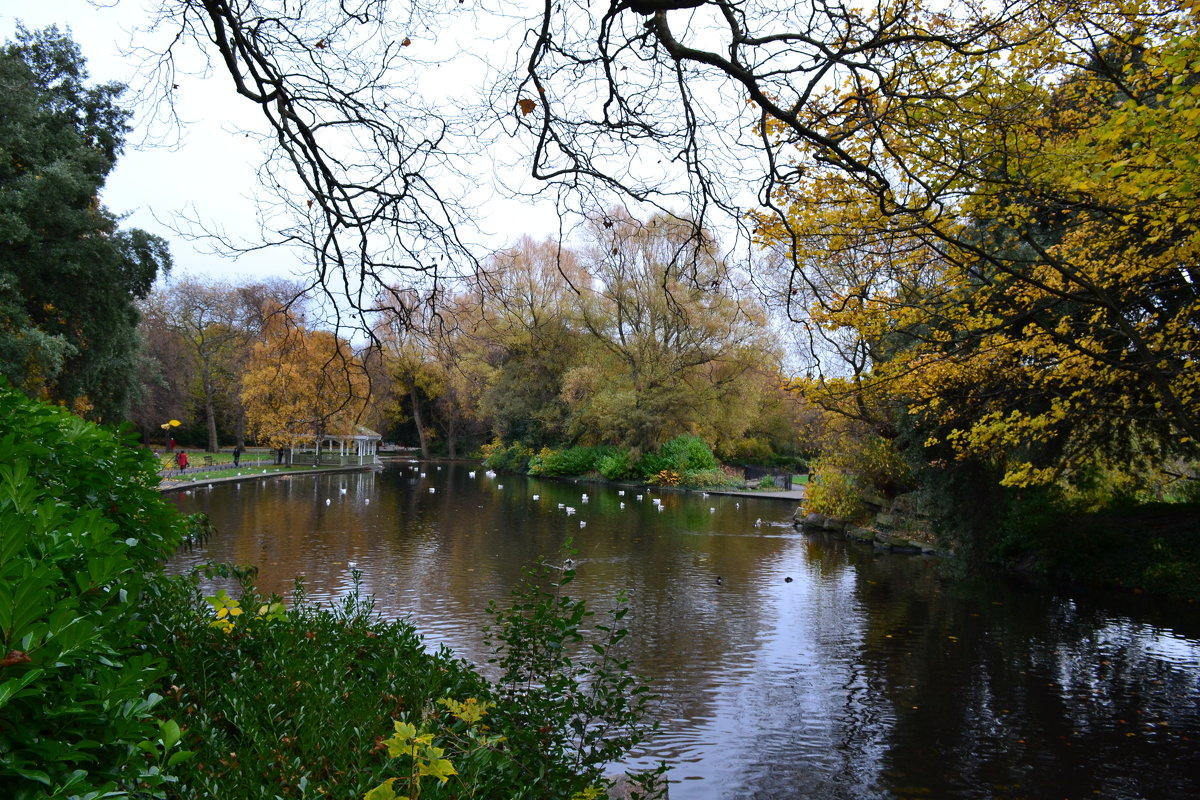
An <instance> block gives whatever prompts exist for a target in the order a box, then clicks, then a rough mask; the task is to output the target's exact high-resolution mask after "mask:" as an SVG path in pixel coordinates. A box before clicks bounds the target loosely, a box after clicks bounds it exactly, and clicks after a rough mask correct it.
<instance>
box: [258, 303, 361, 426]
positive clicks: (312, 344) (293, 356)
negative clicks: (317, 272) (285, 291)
mask: <svg viewBox="0 0 1200 800" xmlns="http://www.w3.org/2000/svg"><path fill="white" fill-rule="evenodd" d="M369 390H370V386H369V381H368V380H367V375H366V371H365V370H364V368H363V365H362V362H361V361H360V360H359V358H358V357H357V356H356V355H355V354H354V353H353V351H352V350H351V348H350V345H349V343H348V342H346V341H344V340H342V339H339V338H338V337H337V336H335V335H334V334H333V333H330V332H329V331H323V330H310V329H307V328H305V327H304V326H303V325H300V324H296V323H294V322H293V321H292V320H290V319H289V317H288V315H287V314H286V313H285V312H283V311H282V310H281V311H278V312H276V313H275V314H273V315H271V316H270V317H268V319H267V324H266V327H265V328H264V330H263V340H262V341H261V342H259V343H257V344H255V345H254V347H253V349H252V351H251V354H250V362H249V364H248V366H247V369H246V373H245V375H244V376H243V378H242V402H243V403H244V404H245V407H246V421H247V427H248V428H249V430H250V432H251V434H252V435H253V436H254V437H255V438H256V439H257V440H258V441H259V442H261V443H266V444H269V445H270V446H272V447H292V446H296V445H301V444H305V443H313V442H316V443H317V444H318V446H319V442H320V439H321V437H323V436H325V435H328V434H338V433H343V434H344V433H350V432H352V431H353V428H354V424H355V422H356V421H357V419H358V417H359V416H360V415H361V413H362V411H363V408H364V407H365V406H366V403H367V400H368V396H369Z"/></svg>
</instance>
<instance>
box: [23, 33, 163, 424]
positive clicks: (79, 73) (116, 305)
mask: <svg viewBox="0 0 1200 800" xmlns="http://www.w3.org/2000/svg"><path fill="white" fill-rule="evenodd" d="M87 80H88V74H87V70H86V64H85V61H84V58H83V56H82V54H81V52H80V50H79V47H78V46H77V45H76V44H75V43H74V42H73V41H72V40H71V39H70V37H69V36H68V35H65V34H62V33H60V32H59V31H58V30H57V29H56V28H54V27H50V28H47V29H45V30H42V31H34V32H30V31H28V30H26V29H24V28H19V29H18V31H17V37H16V41H15V42H9V43H7V44H6V45H5V46H4V48H3V50H0V87H2V88H3V92H4V94H5V113H4V114H3V115H0V373H3V375H4V376H5V377H7V378H8V380H9V381H11V382H12V383H13V384H14V385H15V386H18V387H20V388H21V389H23V390H24V391H25V392H26V393H27V394H30V395H33V396H40V397H43V398H45V399H48V400H51V401H55V402H59V403H63V404H65V405H68V406H70V407H71V408H73V409H74V410H75V411H77V412H79V413H82V414H84V415H85V416H88V417H90V418H93V419H96V420H99V421H109V422H111V421H114V420H116V419H119V418H120V417H121V416H122V415H123V414H124V412H125V411H126V410H127V407H128V405H129V401H130V399H131V393H132V391H133V389H134V387H135V386H136V385H137V384H138V381H137V376H136V367H137V363H138V362H137V356H138V339H137V335H136V327H137V322H138V314H137V311H136V309H135V307H134V301H135V300H136V299H138V298H142V297H145V295H146V294H147V293H148V292H149V290H150V287H151V286H152V284H153V283H154V279H155V277H156V276H157V274H158V272H159V270H163V271H165V270H167V269H169V268H170V255H169V253H168V251H167V243H166V242H165V241H163V240H162V239H160V238H159V237H157V236H153V235H151V234H149V233H147V232H145V231H142V230H138V229H129V230H122V229H121V228H120V227H119V225H118V223H119V218H118V217H117V216H115V215H114V214H113V213H111V212H110V211H108V210H107V209H105V208H104V207H103V206H101V205H100V203H99V192H100V190H101V189H102V188H103V186H104V183H105V180H106V179H107V177H108V175H109V173H110V172H111V171H112V169H113V167H114V166H115V164H116V160H117V157H118V156H119V155H120V153H121V151H122V149H123V147H124V143H125V135H126V134H127V133H128V131H129V117H130V112H129V111H128V110H126V109H124V108H122V107H121V106H120V105H119V104H118V99H119V97H120V95H121V92H122V91H123V89H124V87H123V86H121V85H119V84H112V83H110V84H104V85H98V86H89V85H87Z"/></svg>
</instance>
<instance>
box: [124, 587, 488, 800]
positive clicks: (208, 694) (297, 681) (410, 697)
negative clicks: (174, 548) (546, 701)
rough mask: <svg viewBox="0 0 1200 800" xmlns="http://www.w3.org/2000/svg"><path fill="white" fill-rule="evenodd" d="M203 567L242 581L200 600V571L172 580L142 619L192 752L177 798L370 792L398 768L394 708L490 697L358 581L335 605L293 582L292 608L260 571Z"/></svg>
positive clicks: (405, 711)
mask: <svg viewBox="0 0 1200 800" xmlns="http://www.w3.org/2000/svg"><path fill="white" fill-rule="evenodd" d="M205 572H206V573H207V574H208V575H209V576H213V575H216V576H221V575H225V576H231V577H232V578H234V579H236V580H237V581H239V582H240V588H236V589H234V591H233V592H232V594H230V593H228V592H226V591H225V590H220V591H217V592H216V593H215V594H213V595H210V596H208V597H204V596H202V595H203V593H202V592H201V591H200V589H199V584H198V582H197V578H196V577H195V576H188V577H181V578H175V579H172V580H170V581H163V582H162V583H161V585H160V586H159V587H158V588H159V593H158V595H157V596H156V597H155V599H154V601H153V603H152V606H153V609H154V611H155V618H154V621H153V624H152V625H151V627H150V628H149V629H148V630H147V635H148V637H149V638H150V639H151V640H153V641H155V642H156V643H157V646H158V647H159V648H160V649H161V651H162V652H163V654H164V655H165V656H166V658H167V662H168V666H169V677H168V679H167V682H166V683H165V684H164V686H163V687H162V692H163V694H164V695H165V696H166V700H165V701H164V707H165V708H166V709H167V710H169V711H170V713H171V714H172V715H173V716H174V717H175V718H176V719H178V720H180V721H181V724H182V728H183V733H182V738H183V743H184V746H185V747H186V748H187V749H188V750H192V751H195V754H196V755H195V757H194V758H192V759H191V760H190V761H188V762H186V763H185V764H183V765H181V766H180V768H179V779H180V780H179V788H178V796H179V797H185V798H197V800H199V798H210V797H236V798H239V800H255V799H257V798H262V800H274V798H277V797H279V798H291V797H304V796H329V797H345V798H354V797H362V796H363V794H364V793H365V792H367V791H368V790H370V789H371V788H372V787H373V786H376V785H378V784H379V783H380V782H381V781H383V780H384V779H385V778H386V777H388V775H389V768H390V767H391V766H392V765H390V764H389V763H388V761H387V759H383V758H381V757H380V753H381V752H383V751H386V749H387V748H386V746H385V745H384V744H383V741H384V738H385V737H387V736H388V735H389V733H391V732H392V730H393V720H394V719H409V718H416V719H420V718H421V716H422V715H423V714H424V713H426V711H427V710H428V709H430V708H432V707H434V704H435V703H436V701H437V700H439V699H440V698H443V697H447V696H449V697H463V698H466V697H484V698H486V697H488V696H489V690H488V685H487V682H486V681H485V680H484V679H483V678H482V677H480V676H479V675H478V673H477V672H475V670H474V669H472V668H471V667H470V666H469V665H468V664H466V663H465V662H463V661H461V660H459V659H457V658H455V657H453V656H452V655H451V654H450V653H449V651H447V650H445V649H442V650H440V651H438V652H435V653H431V652H429V651H428V650H427V649H426V648H425V645H424V643H423V642H422V640H421V638H420V636H418V634H417V632H416V630H415V629H414V628H413V626H412V625H411V624H409V623H407V622H404V621H391V620H385V619H383V618H382V617H380V616H379V615H378V614H377V613H376V612H375V611H374V608H373V605H372V603H371V601H370V600H369V599H367V598H364V597H362V596H360V594H359V593H358V591H357V590H355V591H353V592H352V593H351V594H350V595H349V596H348V597H346V598H345V599H344V600H343V601H342V602H341V603H340V604H338V605H335V606H326V605H321V604H318V603H314V602H313V601H311V600H309V599H308V598H307V596H306V595H305V594H304V591H303V588H302V586H299V585H298V586H297V589H296V592H295V593H294V594H293V597H292V603H291V607H290V608H285V607H284V605H283V604H282V603H281V602H280V601H279V600H278V598H263V597H260V596H259V595H258V594H257V593H256V592H255V590H254V588H253V585H252V583H251V581H252V579H253V570H236V569H231V568H229V567H208V568H206V570H205ZM391 774H394V772H392V773H391Z"/></svg>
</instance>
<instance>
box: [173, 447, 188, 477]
mask: <svg viewBox="0 0 1200 800" xmlns="http://www.w3.org/2000/svg"><path fill="white" fill-rule="evenodd" d="M175 463H176V464H178V465H179V471H180V472H185V471H187V465H188V457H187V451H185V450H180V451H179V455H177V456H175Z"/></svg>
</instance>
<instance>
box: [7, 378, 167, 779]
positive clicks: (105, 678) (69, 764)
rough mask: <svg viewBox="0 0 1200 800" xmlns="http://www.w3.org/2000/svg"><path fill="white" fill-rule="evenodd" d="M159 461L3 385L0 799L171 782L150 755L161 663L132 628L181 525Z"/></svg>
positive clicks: (157, 731) (131, 442) (158, 736)
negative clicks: (162, 490) (163, 488)
mask: <svg viewBox="0 0 1200 800" xmlns="http://www.w3.org/2000/svg"><path fill="white" fill-rule="evenodd" d="M157 467H158V465H157V462H156V460H155V459H154V457H153V455H152V454H151V453H149V452H148V451H145V450H142V449H139V448H137V447H136V442H135V439H134V436H133V435H132V434H130V433H127V432H113V431H111V430H107V429H104V428H100V427H98V426H96V425H93V424H91V423H88V422H85V421H83V420H81V419H79V418H78V417H75V416H73V415H72V414H69V413H67V412H66V411H64V410H62V409H59V408H52V407H48V406H45V405H43V404H41V403H38V402H35V401H32V400H30V399H28V398H27V397H25V396H24V395H22V394H20V393H17V392H14V391H12V390H11V389H9V388H7V387H0V797H4V798H11V799H12V800H24V799H25V798H40V797H67V796H80V797H85V796H96V797H99V796H110V794H111V796H119V795H120V794H121V793H123V792H125V791H129V790H133V789H135V788H137V787H138V786H139V785H140V786H144V787H150V788H152V787H154V786H157V785H161V784H162V783H163V782H164V781H165V780H166V777H165V775H164V774H163V770H162V767H163V766H165V765H164V764H161V763H154V761H153V759H152V758H151V757H150V756H148V755H147V751H149V750H153V749H154V745H153V743H154V742H160V741H162V739H163V732H162V729H161V728H160V724H159V721H158V720H156V719H155V718H154V716H153V710H154V707H155V704H156V703H157V702H158V701H159V699H160V698H159V697H158V696H157V695H155V694H153V693H152V692H151V691H150V689H151V687H152V686H154V685H155V683H156V681H157V679H158V678H159V676H160V675H161V673H162V669H161V667H162V664H161V661H160V659H158V658H157V657H156V656H155V655H154V654H152V653H148V652H144V651H143V650H142V649H141V648H140V647H138V646H137V643H136V637H137V636H138V634H139V632H140V630H141V628H142V626H143V624H144V619H145V614H144V608H143V592H144V591H145V588H146V584H147V576H148V574H149V573H152V572H154V571H156V570H157V564H158V562H159V560H160V559H161V558H163V557H164V556H166V555H168V554H169V553H170V552H172V550H173V549H174V548H175V547H176V546H177V545H178V543H179V542H180V541H181V540H182V538H183V535H184V531H185V527H186V523H185V520H184V519H183V518H181V517H180V516H179V514H178V512H177V511H176V510H175V509H174V507H172V506H170V505H169V504H168V503H166V502H165V501H164V500H163V499H162V497H161V496H160V495H159V493H158V491H157V490H156V486H157V485H158V475H157ZM143 742H144V743H147V744H146V745H144V746H143V747H142V748H141V749H139V747H138V744H139V743H143ZM167 749H170V748H167Z"/></svg>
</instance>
